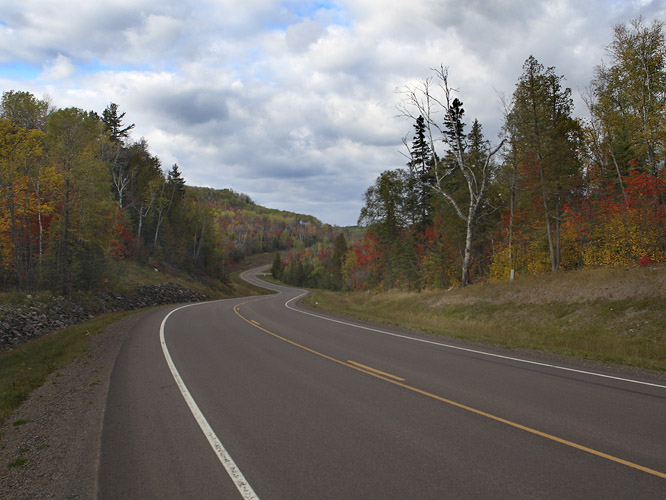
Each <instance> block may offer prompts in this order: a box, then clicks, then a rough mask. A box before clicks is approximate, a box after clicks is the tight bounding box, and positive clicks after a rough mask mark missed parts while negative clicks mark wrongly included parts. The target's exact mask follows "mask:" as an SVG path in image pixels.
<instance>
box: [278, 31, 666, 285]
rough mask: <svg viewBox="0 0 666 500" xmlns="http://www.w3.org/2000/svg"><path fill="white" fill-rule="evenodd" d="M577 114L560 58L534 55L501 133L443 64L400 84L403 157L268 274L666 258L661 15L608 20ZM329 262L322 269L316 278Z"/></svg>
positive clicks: (501, 270) (502, 275)
mask: <svg viewBox="0 0 666 500" xmlns="http://www.w3.org/2000/svg"><path fill="white" fill-rule="evenodd" d="M606 53H607V56H608V60H607V61H606V62H600V64H599V65H598V66H596V67H595V68H594V72H593V74H594V77H593V79H592V81H591V82H590V84H589V87H588V89H587V90H586V92H585V93H584V97H583V98H584V102H585V105H586V107H587V110H586V111H587V112H588V113H587V117H586V118H578V117H575V116H574V103H573V99H572V91H571V89H570V88H567V87H566V85H565V84H566V79H565V77H564V76H562V75H559V74H558V73H557V70H556V68H554V67H547V66H544V65H543V64H542V63H541V62H540V61H538V60H537V59H536V58H534V57H533V56H530V57H528V58H527V59H526V61H525V63H524V65H523V68H522V74H521V75H520V76H519V78H518V81H517V83H516V85H515V89H514V91H513V94H512V95H511V97H510V98H504V99H503V103H502V104H503V109H504V115H503V127H502V130H501V133H500V137H499V138H498V141H497V142H496V143H491V141H489V140H488V139H486V138H485V136H484V133H483V127H482V125H481V124H480V123H479V122H478V121H477V120H471V125H469V126H468V124H467V123H465V121H466V120H467V117H468V116H469V114H468V112H467V109H472V108H473V104H474V103H468V105H469V104H471V105H470V106H465V107H463V102H462V99H463V96H459V95H457V93H456V91H455V90H454V87H452V83H451V82H452V79H451V77H450V75H449V73H448V70H447V68H446V67H444V66H440V67H439V68H435V69H434V70H433V73H432V75H431V76H430V77H428V78H425V79H423V80H421V81H420V82H419V83H417V84H416V85H414V86H411V87H405V88H403V89H401V93H402V96H403V101H402V104H401V106H400V112H401V114H402V115H403V116H404V117H407V118H408V119H409V120H410V121H411V123H412V127H413V128H412V132H411V133H410V134H408V135H407V136H406V137H405V138H404V139H403V143H404V149H405V156H406V160H407V161H406V165H405V167H404V168H399V169H393V170H387V171H384V172H383V173H381V174H380V175H379V177H378V178H377V179H376V181H375V183H374V185H372V186H370V187H369V188H368V189H367V191H366V193H365V198H364V199H365V205H364V207H363V209H362V210H361V213H360V217H359V225H360V226H361V227H363V228H364V229H365V231H364V233H363V234H362V235H361V236H360V237H357V238H353V239H352V240H350V241H345V240H344V236H341V237H340V238H341V239H338V240H335V242H334V245H333V246H329V247H328V249H327V250H324V249H320V250H319V251H315V252H313V251H311V250H306V251H302V252H300V253H292V254H290V255H289V256H287V257H286V258H285V259H281V262H279V263H278V262H274V265H273V274H274V275H275V276H278V277H282V279H283V280H285V281H287V282H290V283H294V284H299V285H303V284H309V285H314V284H319V285H323V286H326V287H329V288H333V289H341V288H346V289H352V290H357V289H374V288H380V289H389V288H402V289H408V290H422V289H432V288H435V289H436V288H448V287H451V286H465V285H468V284H470V283H472V282H475V281H479V280H488V279H491V280H509V279H513V278H515V277H519V276H521V275H526V274H539V273H555V272H558V271H561V270H571V269H581V268H590V267H615V266H626V267H630V266H650V265H652V264H655V263H663V262H666V43H665V41H664V23H663V22H660V21H654V22H653V23H651V24H649V25H646V24H645V23H644V21H643V20H642V19H641V18H638V19H635V20H633V21H631V22H630V23H627V24H624V25H617V26H615V27H614V29H613V39H612V41H611V43H610V44H609V45H608V46H607V47H606ZM323 275H326V276H328V277H329V278H327V279H326V280H321V279H319V277H320V276H323Z"/></svg>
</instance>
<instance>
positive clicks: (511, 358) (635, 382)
mask: <svg viewBox="0 0 666 500" xmlns="http://www.w3.org/2000/svg"><path fill="white" fill-rule="evenodd" d="M307 293H308V292H303V293H302V294H300V295H298V296H297V297H294V298H292V299H289V300H288V301H287V302H285V304H284V305H285V307H286V308H287V309H291V310H292V311H296V312H299V313H301V314H307V315H308V316H314V317H315V318H319V319H325V320H326V321H332V322H333V323H340V324H341V325H346V326H352V327H355V328H361V329H363V330H369V331H371V332H375V333H381V334H383V335H391V336H392V337H399V338H401V339H407V340H413V341H414V342H422V343H424V344H433V345H437V346H440V347H448V348H449V349H457V350H459V351H466V352H471V353H474V354H481V355H483V356H490V357H493V358H502V359H507V360H510V361H516V362H518V363H526V364H530V365H537V366H544V367H547V368H553V369H556V370H564V371H568V372H575V373H582V374H584V375H591V376H594V377H603V378H608V379H613V380H620V381H622V382H630V383H632V384H641V385H648V386H651V387H659V388H660V389H666V385H660V384H654V383H651V382H643V381H642V380H633V379H630V378H622V377H615V376H613V375H605V374H603V373H595V372H589V371H585V370H577V369H575V368H567V367H566V366H558V365H552V364H550V363H541V362H539V361H530V360H527V359H520V358H514V357H511V356H504V355H502V354H494V353H491V352H485V351H479V350H476V349H470V348H468V347H460V346H456V345H451V344H445V343H443V342H435V341H433V340H427V339H419V338H416V337H410V336H408V335H400V334H398V333H392V332H387V331H386V330H379V329H377V328H371V327H368V326H363V325H357V324H355V323H349V322H347V321H341V320H338V319H333V318H328V317H326V316H321V315H319V314H314V313H311V312H308V311H304V310H303V309H299V308H296V307H293V306H291V305H290V302H292V301H294V300H297V299H300V298H301V297H303V296H304V295H306V294H307Z"/></svg>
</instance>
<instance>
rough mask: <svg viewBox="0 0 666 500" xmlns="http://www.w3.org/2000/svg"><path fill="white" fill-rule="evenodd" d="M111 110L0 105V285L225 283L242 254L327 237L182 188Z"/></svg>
mask: <svg viewBox="0 0 666 500" xmlns="http://www.w3.org/2000/svg"><path fill="white" fill-rule="evenodd" d="M124 117H125V113H121V112H120V110H119V108H118V106H117V105H116V104H115V103H111V104H109V106H107V108H106V109H105V110H104V111H103V112H102V114H101V115H99V114H98V113H96V112H94V111H84V110H82V109H79V108H66V109H56V108H54V107H53V106H52V104H51V103H50V102H49V101H48V100H45V99H38V98H36V97H35V96H34V95H32V94H30V93H29V92H23V91H13V90H12V91H8V92H4V93H3V95H2V101H1V102H0V284H1V286H2V288H1V289H2V290H3V291H8V290H18V291H21V292H30V291H35V290H51V291H53V292H56V293H61V294H64V295H69V294H71V293H72V292H73V291H76V290H90V289H98V288H100V287H104V286H105V284H106V283H108V282H109V280H110V278H112V274H113V272H114V269H117V268H118V267H117V266H113V265H112V264H113V263H122V262H123V261H126V260H132V261H136V262H138V263H140V264H144V265H150V266H151V267H154V268H160V269H162V270H166V271H169V270H173V271H178V272H186V273H190V274H193V275H197V274H205V275H207V276H210V277H213V278H216V279H219V280H221V281H223V282H225V281H226V280H227V279H228V275H229V271H230V269H231V268H232V265H233V264H234V263H235V262H237V261H239V260H240V259H242V258H243V257H245V256H247V255H251V254H254V253H260V252H273V251H276V250H283V249H291V248H296V249H301V248H305V247H306V246H309V245H312V244H313V243H315V242H316V241H318V240H319V239H320V238H321V236H322V235H323V234H326V232H327V231H330V226H329V227H327V226H323V225H322V224H321V223H320V222H319V221H318V220H317V219H315V218H314V217H311V216H308V215H300V214H295V213H291V212H284V211H279V210H271V209H267V208H264V207H260V206H258V205H256V204H255V203H254V202H253V201H252V200H251V199H250V198H249V197H248V196H247V195H243V194H239V193H236V192H234V191H233V190H231V189H224V190H214V189H210V188H198V187H190V186H186V185H185V181H184V179H183V176H182V172H181V170H180V167H179V166H178V165H177V164H175V165H173V166H171V167H170V168H168V169H164V168H163V167H162V164H161V161H160V159H159V158H158V157H156V156H154V155H153V154H151V152H150V149H149V146H148V143H147V141H146V140H145V139H140V140H138V141H132V140H131V139H130V131H131V130H132V129H133V128H134V124H130V125H125V124H124V123H123V120H124Z"/></svg>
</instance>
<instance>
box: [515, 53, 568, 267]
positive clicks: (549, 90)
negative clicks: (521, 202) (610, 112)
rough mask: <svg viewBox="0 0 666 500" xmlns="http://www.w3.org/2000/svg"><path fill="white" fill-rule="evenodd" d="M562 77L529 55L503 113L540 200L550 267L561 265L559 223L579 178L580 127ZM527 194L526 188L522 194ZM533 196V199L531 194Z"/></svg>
mask: <svg viewBox="0 0 666 500" xmlns="http://www.w3.org/2000/svg"><path fill="white" fill-rule="evenodd" d="M562 80H563V77H561V76H558V75H556V73H555V70H554V68H547V69H545V68H544V66H543V65H542V64H540V63H539V62H538V61H537V60H536V59H535V58H534V57H533V56H530V57H529V58H528V59H527V60H526V61H525V64H524V65H523V74H522V75H521V77H520V79H519V81H518V84H517V85H516V90H515V91H514V93H513V102H512V110H511V113H510V114H509V115H508V117H507V124H506V128H507V130H509V133H510V136H511V141H512V145H513V147H515V153H516V154H517V155H518V161H519V164H520V165H521V168H522V173H523V175H522V180H523V182H524V187H525V189H526V190H528V189H529V190H530V191H531V195H532V196H533V197H532V198H531V199H539V202H540V205H541V217H542V220H543V224H544V227H545V233H546V237H547V242H548V252H549V259H550V268H551V271H553V272H555V271H557V270H558V269H559V268H560V261H561V232H560V229H561V226H562V221H563V217H564V215H563V214H564V211H565V205H566V202H567V201H570V198H571V196H570V195H571V194H572V191H573V190H574V189H575V187H576V185H577V181H578V179H579V176H580V171H581V168H580V161H579V154H578V153H579V140H580V127H579V124H578V123H577V122H576V121H575V120H574V119H573V118H572V116H571V115H572V111H573V101H572V99H571V89H568V88H562ZM526 194H527V195H528V198H529V196H530V195H529V192H527V193H526ZM534 197H537V198H534Z"/></svg>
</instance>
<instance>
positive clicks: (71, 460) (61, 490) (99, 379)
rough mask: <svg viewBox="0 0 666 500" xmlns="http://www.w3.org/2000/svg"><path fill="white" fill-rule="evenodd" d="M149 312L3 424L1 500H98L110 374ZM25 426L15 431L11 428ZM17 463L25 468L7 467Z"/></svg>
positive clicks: (111, 332)
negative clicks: (99, 468)
mask: <svg viewBox="0 0 666 500" xmlns="http://www.w3.org/2000/svg"><path fill="white" fill-rule="evenodd" d="M149 313H150V311H142V312H139V313H137V314H134V315H132V316H129V317H127V318H124V319H122V320H120V321H118V322H117V323H114V324H112V325H110V326H109V327H107V328H106V330H104V331H103V332H102V333H100V334H98V335H96V336H95V337H94V338H93V339H92V340H91V343H90V347H89V349H88V352H87V354H86V356H85V357H84V358H83V359H81V360H78V361H74V362H73V363H71V364H70V365H68V366H67V367H65V368H64V369H61V370H58V371H57V372H54V373H52V374H51V375H50V376H49V378H48V379H47V381H46V383H44V385H42V386H41V387H39V388H38V389H36V390H35V391H33V392H32V394H31V395H30V397H29V398H28V400H27V401H25V402H24V403H23V404H22V405H21V407H20V408H19V409H18V410H17V411H16V412H15V413H14V414H13V415H12V416H11V417H9V418H8V419H7V422H6V423H5V425H4V426H3V428H2V437H1V438H0V498H12V499H15V500H21V499H45V498H58V499H75V498H86V499H91V498H96V497H97V471H98V466H99V456H100V443H101V435H102V423H103V419H104V411H105V407H106V398H107V392H108V388H109V380H110V376H111V371H112V370H113V366H114V363H115V360H116V357H117V355H118V352H119V350H120V347H121V345H122V343H123V341H124V340H125V338H126V337H127V336H128V335H129V334H130V333H131V332H132V329H133V328H134V326H135V325H136V324H137V323H138V322H139V321H140V320H141V319H142V318H143V317H144V316H145V315H146V314H149ZM19 422H25V423H22V424H20V425H16V426H14V423H19ZM19 458H24V459H27V460H28V461H27V462H26V463H24V464H23V465H18V466H14V467H10V466H9V464H10V463H12V462H14V461H15V460H17V459H19Z"/></svg>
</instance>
